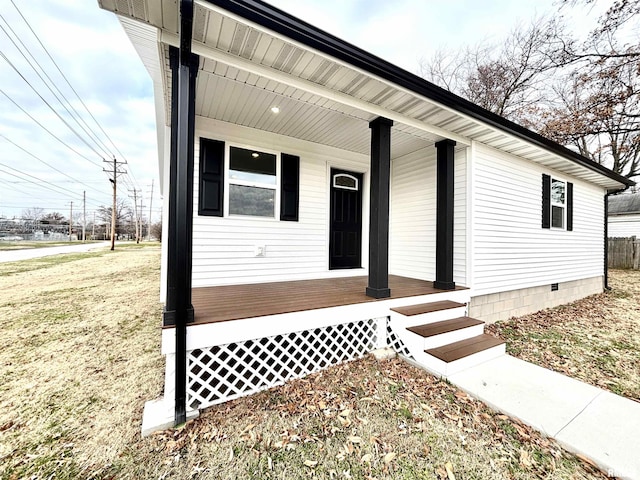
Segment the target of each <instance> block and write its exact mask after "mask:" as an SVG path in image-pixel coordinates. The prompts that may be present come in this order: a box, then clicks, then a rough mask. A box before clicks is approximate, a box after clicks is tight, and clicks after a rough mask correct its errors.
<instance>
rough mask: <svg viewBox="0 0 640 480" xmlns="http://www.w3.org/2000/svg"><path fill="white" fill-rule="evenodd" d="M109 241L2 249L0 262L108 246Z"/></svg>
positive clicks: (80, 251) (79, 251)
mask: <svg viewBox="0 0 640 480" xmlns="http://www.w3.org/2000/svg"><path fill="white" fill-rule="evenodd" d="M109 245H110V243H109V242H99V243H73V244H71V245H63V246H62V247H42V248H25V249H24V250H2V251H0V263H4V262H18V261H20V260H30V259H32V258H40V257H49V256H51V255H59V254H61V253H82V252H88V251H89V250H94V249H96V248H103V247H108V246H109Z"/></svg>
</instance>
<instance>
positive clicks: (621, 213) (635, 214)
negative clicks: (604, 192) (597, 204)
mask: <svg viewBox="0 0 640 480" xmlns="http://www.w3.org/2000/svg"><path fill="white" fill-rule="evenodd" d="M608 236H609V238H616V237H617V238H623V237H638V238H640V193H631V194H622V195H612V196H610V197H609V231H608Z"/></svg>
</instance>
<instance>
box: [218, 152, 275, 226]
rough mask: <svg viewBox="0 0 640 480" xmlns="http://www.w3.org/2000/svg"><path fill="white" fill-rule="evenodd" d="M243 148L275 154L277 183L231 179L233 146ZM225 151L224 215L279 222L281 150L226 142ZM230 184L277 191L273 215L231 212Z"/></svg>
mask: <svg viewBox="0 0 640 480" xmlns="http://www.w3.org/2000/svg"><path fill="white" fill-rule="evenodd" d="M232 147H235V148H242V149H244V150H255V151H257V152H262V153H268V154H270V155H275V157H276V184H275V185H272V184H269V183H260V182H251V181H248V180H232V179H231V169H230V167H231V148H232ZM224 148H225V152H224V217H228V218H242V219H252V220H257V221H266V222H277V221H280V175H281V172H280V152H277V151H275V150H269V149H267V148H260V147H256V146H254V145H246V144H241V143H230V142H225V147H224ZM230 185H242V186H245V187H257V188H268V189H270V190H274V191H275V201H274V205H273V217H261V216H258V215H240V214H237V213H234V214H230V213H229V207H230V205H229V190H230Z"/></svg>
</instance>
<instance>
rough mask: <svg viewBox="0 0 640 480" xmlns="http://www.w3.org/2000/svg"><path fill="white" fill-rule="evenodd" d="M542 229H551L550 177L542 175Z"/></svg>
mask: <svg viewBox="0 0 640 480" xmlns="http://www.w3.org/2000/svg"><path fill="white" fill-rule="evenodd" d="M542 228H551V177H550V176H549V175H546V174H544V173H543V174H542Z"/></svg>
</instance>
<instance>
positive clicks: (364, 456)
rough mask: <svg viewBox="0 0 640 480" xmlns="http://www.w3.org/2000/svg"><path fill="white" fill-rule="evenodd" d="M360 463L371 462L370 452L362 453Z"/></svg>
mask: <svg viewBox="0 0 640 480" xmlns="http://www.w3.org/2000/svg"><path fill="white" fill-rule="evenodd" d="M360 463H371V454H370V453H366V454H364V455H363V456H362V458H361V459H360Z"/></svg>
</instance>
